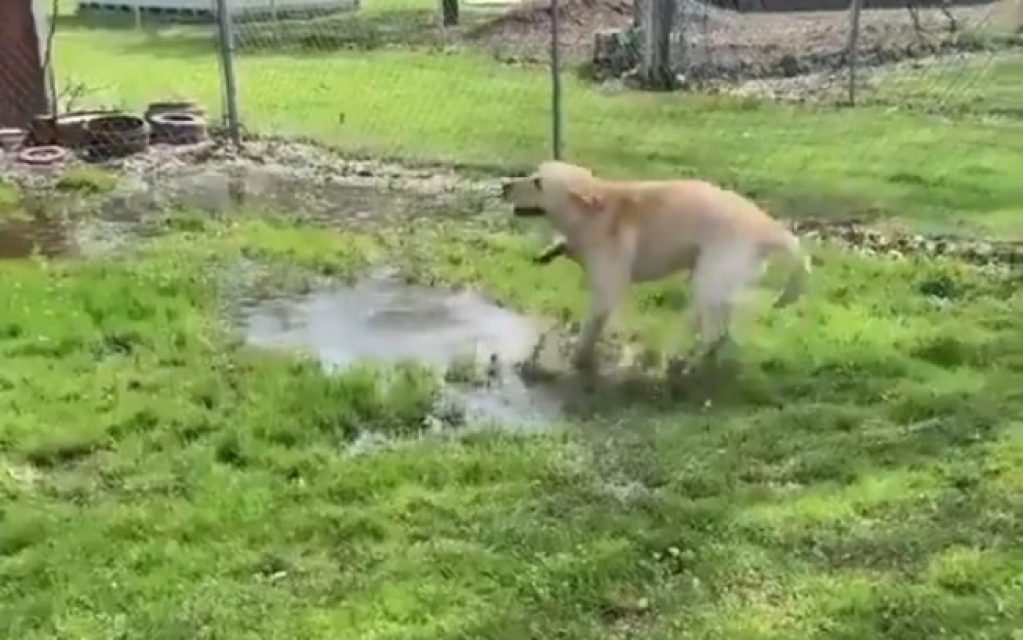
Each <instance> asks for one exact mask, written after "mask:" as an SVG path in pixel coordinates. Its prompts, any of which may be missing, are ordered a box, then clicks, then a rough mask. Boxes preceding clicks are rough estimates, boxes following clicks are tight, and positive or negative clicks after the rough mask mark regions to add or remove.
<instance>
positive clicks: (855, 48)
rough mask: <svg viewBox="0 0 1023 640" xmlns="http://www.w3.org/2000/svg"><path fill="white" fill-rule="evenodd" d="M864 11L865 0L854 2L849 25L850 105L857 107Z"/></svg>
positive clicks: (853, 0) (855, 0)
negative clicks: (858, 70) (857, 68)
mask: <svg viewBox="0 0 1023 640" xmlns="http://www.w3.org/2000/svg"><path fill="white" fill-rule="evenodd" d="M862 9H863V0H852V6H851V7H850V9H849V10H850V13H851V15H850V18H849V21H850V25H849V46H848V49H847V50H848V52H849V54H848V58H849V104H850V105H852V106H855V105H856V67H857V65H858V64H859V49H860V46H859V45H860V43H859V40H860V12H861V10H862Z"/></svg>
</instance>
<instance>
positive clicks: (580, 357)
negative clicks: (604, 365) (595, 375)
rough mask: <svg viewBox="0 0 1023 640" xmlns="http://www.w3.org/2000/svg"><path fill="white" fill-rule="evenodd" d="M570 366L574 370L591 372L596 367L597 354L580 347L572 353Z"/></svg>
mask: <svg viewBox="0 0 1023 640" xmlns="http://www.w3.org/2000/svg"><path fill="white" fill-rule="evenodd" d="M572 367H573V368H575V370H576V371H581V372H587V373H589V372H593V371H595V370H596V368H597V355H596V353H594V351H593V350H592V349H580V350H577V351H576V352H575V353H574V354H573V355H572Z"/></svg>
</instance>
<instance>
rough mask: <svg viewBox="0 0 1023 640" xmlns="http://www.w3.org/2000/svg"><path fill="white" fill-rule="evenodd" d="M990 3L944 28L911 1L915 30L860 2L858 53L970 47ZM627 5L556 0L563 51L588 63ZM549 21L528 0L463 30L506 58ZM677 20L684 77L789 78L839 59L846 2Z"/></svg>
mask: <svg viewBox="0 0 1023 640" xmlns="http://www.w3.org/2000/svg"><path fill="white" fill-rule="evenodd" d="M990 12H991V6H990V5H981V6H969V7H954V8H952V9H951V14H952V15H953V16H954V18H955V20H956V23H957V25H956V27H957V29H956V33H953V32H952V31H951V29H950V25H949V20H948V18H947V17H946V16H945V15H944V14H943V13H942V12H941V11H940V10H938V9H932V8H921V9H920V10H919V12H918V16H919V27H920V28H919V29H918V28H917V27H916V26H915V25H914V22H913V18H912V17H911V15H910V13H909V12H908V11H907V10H905V9H870V10H864V11H863V14H862V16H861V26H860V40H859V42H860V46H859V49H860V55H859V59H860V62H861V64H862V65H863V66H865V67H869V66H878V65H884V64H890V63H894V62H898V61H900V60H904V59H907V58H921V57H927V56H934V55H939V54H943V53H946V52H950V51H961V50H976V49H978V48H981V47H983V46H986V45H985V44H984V43H982V42H980V41H979V40H978V39H976V38H972V37H963V36H962V34H963V32H964V31H965V32H968V31H970V30H971V29H974V28H977V27H980V26H982V25H984V24H985V23H986V21H987V19H988V16H989V14H990ZM632 14H633V3H632V2H631V1H630V0H563V2H562V3H561V10H560V11H559V19H560V23H559V24H560V27H561V28H560V32H559V34H560V41H561V44H562V48H563V51H564V55H565V57H566V59H567V60H568V61H570V62H572V63H577V64H578V63H584V62H588V61H589V58H590V56H591V54H592V48H593V37H594V33H596V32H597V31H601V30H606V29H623V28H626V27H628V26H629V25H631V24H632ZM550 21H551V11H550V6H549V3H546V2H543V3H540V2H530V3H527V4H525V5H523V6H520V7H516V8H514V9H511V10H509V11H507V12H506V13H505V14H503V15H501V16H499V17H497V18H493V19H491V20H490V21H488V22H486V23H484V24H482V25H479V26H477V27H475V28H472V29H469V30H468V31H467V33H466V34H465V37H466V39H467V40H468V41H469V42H471V43H473V44H474V45H476V46H482V47H484V48H486V49H487V50H489V51H492V52H494V53H495V54H496V55H498V56H499V57H501V58H503V59H506V60H508V61H510V62H515V61H519V62H536V61H546V60H548V59H549V56H550ZM683 21H685V24H686V27H685V37H686V40H687V45H686V47H685V50H684V52H683V54H682V55H681V56H680V58H682V59H684V62H683V63H682V64H681V68H680V69H679V71H680V73H681V74H682V75H684V76H685V79H686V81H687V82H690V83H699V84H714V83H721V82H737V81H741V80H748V79H751V78H769V77H793V76H798V75H803V74H807V73H814V72H822V71H826V70H833V69H836V68H841V67H844V66H845V64H846V47H847V44H848V38H849V13H848V11H844V10H843V11H813V12H798V13H796V12H793V13H738V12H734V11H729V10H726V9H720V8H717V7H712V6H709V5H705V4H703V3H700V2H696V1H694V0H687V1H686V2H685V5H684V8H683V10H682V12H681V16H680V18H679V23H678V24H679V26H681V25H682V24H683ZM680 46H681V45H680Z"/></svg>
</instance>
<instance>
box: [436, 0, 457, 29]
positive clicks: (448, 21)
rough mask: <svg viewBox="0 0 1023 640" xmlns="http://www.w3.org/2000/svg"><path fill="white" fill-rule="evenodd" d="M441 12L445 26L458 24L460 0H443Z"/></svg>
mask: <svg viewBox="0 0 1023 640" xmlns="http://www.w3.org/2000/svg"><path fill="white" fill-rule="evenodd" d="M440 12H441V16H442V17H443V21H444V26H445V27H453V26H455V25H457V24H458V0H441V2H440Z"/></svg>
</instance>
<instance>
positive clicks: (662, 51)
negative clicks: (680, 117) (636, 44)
mask: <svg viewBox="0 0 1023 640" xmlns="http://www.w3.org/2000/svg"><path fill="white" fill-rule="evenodd" d="M646 9H647V13H646V16H645V18H646V24H645V25H644V29H643V36H644V39H645V41H646V42H645V46H644V51H643V68H642V71H641V73H640V75H641V76H642V79H643V84H644V85H645V86H646V87H647V88H648V89H653V90H655V91H670V90H672V89H674V88H675V85H676V82H675V72H674V70H673V69H672V60H671V30H672V27H673V26H674V22H675V15H676V14H677V12H678V0H649V4H648V5H647V7H646Z"/></svg>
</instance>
